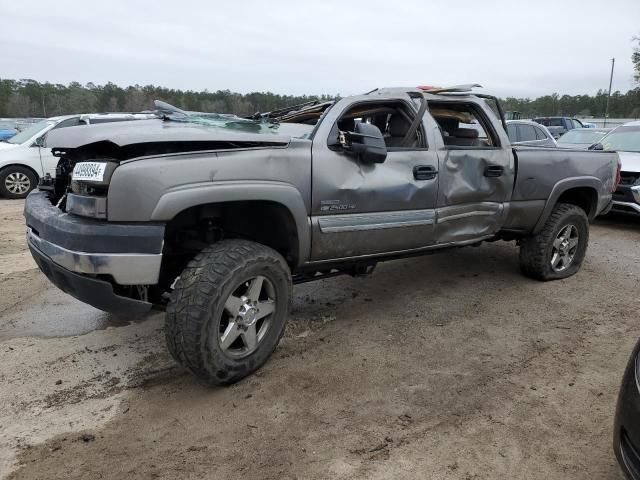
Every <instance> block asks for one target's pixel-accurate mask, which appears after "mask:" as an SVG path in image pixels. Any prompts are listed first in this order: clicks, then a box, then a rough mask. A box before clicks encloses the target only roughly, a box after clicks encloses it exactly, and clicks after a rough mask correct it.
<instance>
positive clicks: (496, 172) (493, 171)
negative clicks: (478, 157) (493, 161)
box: [484, 165, 504, 177]
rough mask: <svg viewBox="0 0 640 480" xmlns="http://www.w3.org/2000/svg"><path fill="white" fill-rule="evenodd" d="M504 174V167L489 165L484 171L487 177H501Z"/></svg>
mask: <svg viewBox="0 0 640 480" xmlns="http://www.w3.org/2000/svg"><path fill="white" fill-rule="evenodd" d="M503 173H504V167H503V166H502V165H487V167H486V168H485V169H484V176H485V177H501V176H502V174H503Z"/></svg>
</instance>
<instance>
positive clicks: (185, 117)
mask: <svg viewBox="0 0 640 480" xmlns="http://www.w3.org/2000/svg"><path fill="white" fill-rule="evenodd" d="M155 105H156V113H157V114H158V115H159V116H160V117H162V118H163V119H164V120H167V121H173V122H184V123H197V124H199V125H206V126H209V127H218V128H230V129H233V130H241V131H244V132H252V133H276V132H277V130H278V127H279V124H278V122H276V121H274V120H272V119H270V118H266V117H261V118H259V119H248V118H243V117H238V116H237V115H231V114H226V113H204V112H188V111H185V110H180V109H179V108H177V107H174V106H173V105H169V104H168V103H165V102H161V101H159V100H156V101H155Z"/></svg>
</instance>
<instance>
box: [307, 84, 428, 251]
mask: <svg viewBox="0 0 640 480" xmlns="http://www.w3.org/2000/svg"><path fill="white" fill-rule="evenodd" d="M402 112H405V114H406V115H407V116H408V117H409V118H406V119H405V121H404V122H403V121H402V119H401V118H399V115H401V113H402ZM417 113H418V109H417V108H416V105H415V103H414V102H413V101H412V99H411V98H410V97H409V96H408V95H405V96H399V97H386V96H384V97H383V96H381V95H379V96H373V95H371V96H360V97H351V98H349V99H343V100H341V101H340V102H338V103H337V104H336V105H335V106H334V107H333V108H332V109H331V110H329V112H328V113H327V116H326V117H325V119H324V120H323V121H322V123H321V124H320V126H319V128H318V131H317V133H316V134H315V136H314V139H313V147H312V152H313V179H312V211H311V215H312V217H311V222H312V228H313V234H312V255H311V257H312V260H316V261H321V260H325V261H327V260H332V259H339V258H348V257H355V256H363V255H365V256H366V255H376V254H380V253H392V252H403V251H408V250H414V249H419V248H423V247H426V246H429V245H432V244H433V243H434V221H435V203H436V196H437V190H438V154H437V152H436V150H435V147H434V146H433V145H431V144H430V142H429V140H428V138H427V135H426V133H427V129H426V128H425V126H424V125H423V124H422V123H420V124H419V129H418V132H417V134H416V137H415V141H413V143H412V145H410V146H406V147H403V146H400V145H399V143H400V140H401V138H402V136H403V135H404V134H405V132H406V131H407V130H408V129H407V125H409V124H408V123H407V121H408V120H414V119H415V117H416V115H417ZM401 116H402V115H401ZM358 121H364V122H367V123H372V124H375V125H376V126H378V128H379V129H380V130H381V131H382V133H384V135H385V143H386V144H387V149H388V153H387V157H386V160H385V161H384V163H379V164H364V163H362V162H360V161H359V160H358V159H357V158H355V157H353V156H351V155H348V154H347V153H345V152H344V151H342V150H341V148H340V147H339V146H337V145H336V140H337V138H338V132H339V131H340V130H342V131H351V129H352V128H353V125H354V122H358ZM431 127H432V129H433V128H435V125H432V126H431Z"/></svg>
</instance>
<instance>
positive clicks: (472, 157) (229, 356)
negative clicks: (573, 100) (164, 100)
mask: <svg viewBox="0 0 640 480" xmlns="http://www.w3.org/2000/svg"><path fill="white" fill-rule="evenodd" d="M462 90H464V89H462V88H461V87H457V88H452V89H451V90H450V91H455V92H456V93H455V94H451V93H450V91H449V90H448V89H438V90H437V93H436V92H435V91H433V90H428V91H425V90H422V89H418V88H391V89H376V90H374V91H372V92H369V93H368V94H365V95H357V96H353V97H346V98H342V99H338V100H336V101H328V102H324V103H319V102H310V103H308V104H305V105H301V106H295V107H291V108H287V109H282V110H278V111H275V112H267V113H263V114H256V115H255V116H253V117H252V118H251V119H244V118H239V117H234V116H229V115H219V114H197V113H189V112H184V111H181V110H179V109H176V108H175V107H171V106H168V105H166V104H158V107H159V118H157V119H154V120H143V121H139V122H130V123H127V124H122V123H121V124H112V125H100V126H91V127H85V128H80V127H72V128H67V129H59V130H56V131H53V132H51V134H50V135H49V137H48V138H47V146H48V147H50V148H52V149H53V154H54V155H56V156H58V157H59V158H60V162H59V163H58V170H59V175H58V177H57V178H56V179H55V181H50V182H49V181H46V179H45V181H43V183H42V184H41V185H40V190H39V191H35V192H33V193H31V195H29V197H28V198H27V201H26V204H25V217H26V224H27V228H28V244H29V247H30V249H31V252H32V254H33V257H34V258H35V260H36V262H37V263H38V265H39V267H40V268H41V270H42V271H43V272H44V273H45V274H46V275H47V276H48V277H49V279H50V280H51V281H52V282H53V283H54V284H56V285H57V286H58V287H60V288H61V289H62V290H64V291H66V292H67V293H69V294H70V295H73V296H74V297H76V298H78V299H80V300H81V301H84V302H86V303H89V304H91V305H93V306H95V307H97V308H100V309H103V310H107V311H114V312H128V313H140V312H144V311H146V310H148V309H149V308H150V307H151V306H152V305H154V304H155V305H157V306H161V307H162V306H166V309H167V316H166V338H167V345H168V349H169V351H170V352H171V354H172V355H173V357H174V358H175V359H176V361H178V362H180V363H182V364H183V365H185V366H186V368H188V369H189V370H190V371H191V372H193V373H194V374H196V375H197V376H199V377H201V378H202V379H204V380H206V381H207V382H209V383H213V384H228V383H232V382H235V381H237V380H239V379H240V378H242V377H244V376H246V375H248V374H250V373H251V372H253V371H255V370H256V369H258V368H260V366H261V365H262V364H264V363H265V362H266V360H267V358H268V357H269V356H270V355H271V353H272V352H273V351H274V349H275V348H276V346H277V344H278V342H279V340H280V338H281V336H282V334H283V332H284V327H285V321H286V319H287V315H288V311H289V305H290V303H291V285H292V282H294V283H299V282H305V281H310V280H316V279H320V278H326V277H329V276H333V275H337V274H344V273H346V274H350V275H365V274H368V273H371V271H372V270H373V268H374V267H375V265H376V263H377V262H379V261H384V260H390V259H394V258H399V257H405V256H411V255H420V254H425V253H430V252H433V251H435V250H438V249H447V248H452V247H462V246H466V245H478V244H480V243H481V242H483V241H494V240H508V241H513V240H516V241H517V242H518V244H519V245H520V268H521V269H522V271H523V272H524V274H526V275H529V276H531V277H533V278H536V279H539V280H554V279H561V278H565V277H568V276H570V275H573V274H575V273H576V272H577V271H578V270H579V269H580V266H581V265H582V261H583V259H584V257H585V253H586V250H587V243H588V234H589V220H590V219H593V218H594V217H595V216H596V215H598V214H599V213H601V212H603V211H605V210H607V209H608V208H609V206H610V202H611V192H612V191H613V190H615V187H616V178H617V173H618V167H619V165H618V156H617V154H616V153H615V152H597V151H584V152H578V151H575V152H567V151H565V150H560V149H540V148H531V147H524V146H516V147H513V146H512V145H511V144H510V142H509V138H508V137H507V134H506V125H505V124H504V123H502V122H501V120H500V119H499V117H498V116H497V115H496V114H494V112H493V110H492V109H491V108H490V105H489V103H490V102H491V103H492V102H495V103H496V105H497V108H498V109H499V108H500V106H499V103H498V101H497V99H495V98H494V97H489V96H486V95H479V94H472V93H470V92H469V91H466V92H463V91H462ZM463 125H473V126H474V127H475V128H466V127H463ZM479 129H480V130H482V131H483V134H479V133H478V130H479ZM312 151H313V155H312ZM514 152H515V153H514Z"/></svg>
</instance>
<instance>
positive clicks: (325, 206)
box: [320, 200, 356, 212]
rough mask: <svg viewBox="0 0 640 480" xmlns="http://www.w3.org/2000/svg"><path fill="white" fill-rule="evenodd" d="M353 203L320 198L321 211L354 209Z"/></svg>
mask: <svg viewBox="0 0 640 480" xmlns="http://www.w3.org/2000/svg"><path fill="white" fill-rule="evenodd" d="M355 208H356V206H355V205H354V204H353V203H340V200H320V211H321V212H341V211H344V210H354V209H355Z"/></svg>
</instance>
